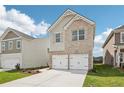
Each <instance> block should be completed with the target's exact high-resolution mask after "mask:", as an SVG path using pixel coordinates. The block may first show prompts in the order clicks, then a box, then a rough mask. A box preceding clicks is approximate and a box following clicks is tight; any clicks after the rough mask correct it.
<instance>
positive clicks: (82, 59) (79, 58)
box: [69, 54, 88, 69]
mask: <svg viewBox="0 0 124 93" xmlns="http://www.w3.org/2000/svg"><path fill="white" fill-rule="evenodd" d="M69 67H70V69H88V55H83V54H71V55H70V66H69Z"/></svg>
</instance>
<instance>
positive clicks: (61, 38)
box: [55, 32, 63, 43]
mask: <svg viewBox="0 0 124 93" xmlns="http://www.w3.org/2000/svg"><path fill="white" fill-rule="evenodd" d="M56 34H60V42H56ZM55 42H56V43H62V42H63V37H62V34H61V32H55Z"/></svg>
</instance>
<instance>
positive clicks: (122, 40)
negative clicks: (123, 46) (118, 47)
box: [120, 32, 124, 43]
mask: <svg viewBox="0 0 124 93" xmlns="http://www.w3.org/2000/svg"><path fill="white" fill-rule="evenodd" d="M120 36H121V37H120V38H121V43H124V32H121V35H120Z"/></svg>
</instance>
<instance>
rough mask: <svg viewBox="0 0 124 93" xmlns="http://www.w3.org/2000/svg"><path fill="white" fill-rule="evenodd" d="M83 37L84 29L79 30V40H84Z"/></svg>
mask: <svg viewBox="0 0 124 93" xmlns="http://www.w3.org/2000/svg"><path fill="white" fill-rule="evenodd" d="M84 39H85V33H84V30H79V40H84Z"/></svg>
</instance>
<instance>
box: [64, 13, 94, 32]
mask: <svg viewBox="0 0 124 93" xmlns="http://www.w3.org/2000/svg"><path fill="white" fill-rule="evenodd" d="M79 19H82V20H83V21H85V22H87V23H89V24H91V25H95V23H94V22H93V21H91V20H88V19H87V18H85V17H83V16H81V15H79V14H77V15H76V16H75V17H74V18H73V19H72V20H71V21H69V22H68V24H66V25H65V26H64V29H65V30H66V29H67V28H68V27H69V26H70V25H71V24H72V23H73V22H74V21H76V20H79Z"/></svg>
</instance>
